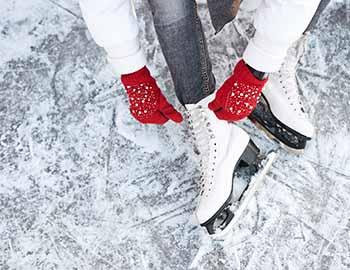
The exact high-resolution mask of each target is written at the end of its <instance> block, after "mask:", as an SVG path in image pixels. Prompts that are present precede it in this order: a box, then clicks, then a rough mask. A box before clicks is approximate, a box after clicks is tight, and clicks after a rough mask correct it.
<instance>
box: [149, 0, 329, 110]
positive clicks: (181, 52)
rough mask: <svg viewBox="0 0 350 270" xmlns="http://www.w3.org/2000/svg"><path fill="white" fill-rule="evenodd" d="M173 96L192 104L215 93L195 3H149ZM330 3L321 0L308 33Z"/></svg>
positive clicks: (183, 0) (165, 0)
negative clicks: (172, 83) (171, 84)
mask: <svg viewBox="0 0 350 270" xmlns="http://www.w3.org/2000/svg"><path fill="white" fill-rule="evenodd" d="M148 2H149V4H150V8H151V12H152V15H153V21H154V26H155V30H156V32H157V35H158V40H159V43H160V46H161V48H162V51H163V54H164V57H165V60H166V62H167V64H168V67H169V69H170V73H171V76H172V79H173V82H174V86H175V92H176V96H177V97H178V99H179V101H180V102H181V103H182V104H183V105H185V104H194V103H197V102H198V101H200V100H202V99H203V98H205V97H206V96H208V95H210V94H211V93H213V92H214V91H215V77H214V75H213V72H212V65H211V62H210V58H209V53H208V48H207V42H206V38H205V35H204V32H203V29H202V24H201V21H200V19H199V17H198V13H197V4H196V1H195V0H148ZM328 2H329V0H322V1H321V4H320V6H319V8H318V10H317V12H316V15H315V17H314V19H313V20H312V22H311V23H310V25H309V26H308V28H307V30H310V29H312V28H313V27H315V25H316V23H317V19H318V17H319V16H320V13H321V11H322V10H323V9H324V8H325V7H326V5H327V4H328Z"/></svg>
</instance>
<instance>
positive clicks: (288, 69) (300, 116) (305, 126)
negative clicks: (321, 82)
mask: <svg viewBox="0 0 350 270" xmlns="http://www.w3.org/2000/svg"><path fill="white" fill-rule="evenodd" d="M303 43H304V42H303V41H302V42H301V44H300V45H299V47H300V46H301V47H302V48H303V45H304V44H303ZM298 51H299V52H300V49H299V50H298V48H296V49H291V50H290V51H289V54H288V55H287V57H286V61H285V62H284V64H283V65H282V67H281V69H280V70H279V71H278V72H277V73H272V74H270V76H269V81H268V83H267V84H266V86H265V88H264V90H263V92H262V95H261V99H260V102H259V103H258V105H257V107H256V108H255V110H254V111H253V112H252V113H251V114H250V116H249V118H250V119H251V120H252V121H253V122H254V123H255V124H256V125H257V126H258V127H259V128H261V129H262V130H264V131H265V132H266V133H267V134H268V135H269V136H270V137H272V138H273V139H276V140H277V141H278V142H279V143H281V144H282V145H283V146H286V148H287V149H289V150H292V151H293V152H296V153H300V152H302V151H303V149H304V148H305V146H306V143H307V141H309V140H310V139H311V138H312V136H313V134H314V127H313V125H312V124H311V123H310V121H309V120H308V117H307V115H306V113H305V109H304V108H303V105H302V102H301V99H300V96H299V93H298V85H297V81H296V72H295V71H296V66H297V63H298V59H299V57H298V55H299V54H300V53H299V54H298Z"/></svg>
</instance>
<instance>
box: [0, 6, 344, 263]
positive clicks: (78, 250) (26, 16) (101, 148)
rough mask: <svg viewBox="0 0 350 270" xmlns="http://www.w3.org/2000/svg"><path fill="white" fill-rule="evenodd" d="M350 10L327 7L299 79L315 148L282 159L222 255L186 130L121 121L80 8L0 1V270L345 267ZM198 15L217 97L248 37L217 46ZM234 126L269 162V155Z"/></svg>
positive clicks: (162, 79)
mask: <svg viewBox="0 0 350 270" xmlns="http://www.w3.org/2000/svg"><path fill="white" fill-rule="evenodd" d="M346 1H347V0H346ZM346 1H332V2H331V3H330V5H329V6H328V7H327V8H326V10H325V12H324V14H323V15H322V17H321V19H320V21H319V23H318V25H317V27H316V29H314V30H313V31H312V32H311V33H310V35H309V39H308V42H307V47H306V52H305V54H304V55H303V57H302V58H301V59H300V62H299V65H298V70H297V76H298V83H299V87H300V91H301V93H302V94H303V97H304V98H305V100H306V101H307V104H308V106H307V109H308V111H309V114H310V116H311V119H312V121H313V123H315V125H316V127H317V133H316V137H315V139H314V140H313V141H312V142H311V143H309V144H308V147H307V149H306V151H305V154H304V155H302V156H300V157H298V156H293V155H291V154H289V153H287V152H285V151H281V152H280V155H279V157H278V159H277V161H276V162H275V163H274V164H273V167H272V169H271V171H270V173H269V174H268V175H267V177H266V178H265V182H264V185H263V186H262V188H261V189H260V191H259V193H258V194H257V196H256V197H255V198H254V199H253V200H252V202H251V203H250V205H249V211H248V212H247V213H246V214H245V215H243V217H242V219H241V222H240V223H239V224H238V226H236V227H235V229H234V231H233V233H232V235H231V236H230V237H228V238H227V240H226V241H225V242H222V243H217V242H212V241H211V240H210V239H209V238H208V237H207V236H206V234H205V233H204V231H202V230H201V229H200V228H199V227H198V226H197V225H196V223H195V222H194V219H193V216H192V213H193V210H194V208H195V206H196V201H197V199H196V198H197V194H198V192H197V191H198V187H197V180H198V177H199V171H198V164H197V163H196V161H195V160H196V159H195V153H194V151H193V150H194V149H193V147H192V144H191V140H189V133H188V130H187V126H186V124H185V123H183V124H182V125H175V124H173V123H169V124H167V125H165V126H162V127H156V126H141V125H139V124H138V123H137V122H136V121H135V120H134V119H133V118H131V116H130V115H129V112H128V107H127V99H126V96H125V94H124V90H123V89H122V87H121V84H120V83H119V81H117V80H116V78H115V77H114V75H113V74H112V72H111V71H110V69H109V66H108V65H107V62H106V57H105V54H104V52H103V51H102V50H101V49H100V48H98V47H97V46H96V45H95V43H94V42H93V40H92V39H91V36H90V35H89V33H88V31H87V28H86V26H85V24H84V22H83V20H82V18H81V14H80V11H79V7H78V4H77V2H73V1H69V0H46V1H43V0H31V1H20V0H1V2H0V7H1V17H0V269H1V270H10V269H11V270H22V269H23V270H36V269H44V270H51V269H52V270H54V269H55V270H56V269H57V270H58V269H59V270H73V269H76V270H102V269H103V270H104V269H117V270H124V269H128V270H131V269H135V270H136V269H137V270H140V269H142V270H146V269H169V270H180V269H181V270H182V269H198V270H199V269H203V270H204V269H205V270H208V269H210V270H211V269H218V270H224V269H230V270H243V269H251V270H260V269H264V270H265V269H266V270H274V269H276V270H281V269H285V270H287V269H289V270H298V269H303V270H304V269H322V270H326V269H332V270H345V269H350V46H349V45H350V28H349V25H350V9H349V8H350V5H349V3H346ZM202 2H203V1H201V3H200V4H199V11H200V15H201V17H202V19H203V24H204V28H205V31H206V35H207V38H208V42H209V49H210V52H211V58H212V62H213V66H214V72H215V74H216V76H217V82H218V85H219V84H221V83H222V82H223V80H224V79H225V77H226V76H227V75H228V74H229V73H230V71H231V70H232V68H233V65H234V64H235V62H236V61H237V59H238V57H239V56H240V55H241V54H242V51H243V49H244V47H245V45H246V42H247V40H246V39H247V36H249V35H250V34H251V31H252V28H251V25H250V20H249V14H244V13H242V14H240V15H239V18H238V19H237V20H236V21H235V22H234V23H232V24H230V25H228V26H226V27H225V29H224V30H223V31H222V32H221V33H220V34H219V35H216V36H215V35H214V33H213V29H212V28H211V26H210V23H209V16H208V11H207V9H206V7H205V4H204V3H202ZM145 3H146V1H141V0H138V1H137V3H136V7H137V13H138V14H139V15H140V16H139V18H140V27H141V29H142V33H141V37H142V43H143V45H144V48H145V50H146V52H147V55H148V60H149V63H150V68H151V70H152V72H153V74H154V75H156V77H157V79H158V81H159V83H160V85H161V86H162V88H163V89H164V91H165V94H166V96H167V97H168V98H169V99H170V101H171V102H173V103H174V102H175V95H174V92H173V88H172V83H171V80H170V76H169V71H168V69H167V67H166V65H165V62H164V58H163V56H162V54H161V51H160V48H159V45H158V41H157V39H156V36H155V34H154V30H153V25H152V19H151V14H150V12H149V11H148V8H147V5H146V4H145ZM146 29H147V31H146ZM176 104H177V107H180V106H179V104H178V103H176ZM241 125H242V126H243V127H244V128H245V129H246V130H247V131H248V132H249V133H250V134H251V135H252V137H253V139H254V140H255V141H256V143H257V144H258V145H259V146H260V147H261V148H262V149H263V150H264V151H267V150H269V149H270V148H272V147H275V146H276V145H275V144H274V143H273V142H270V141H269V140H268V139H267V138H266V137H265V135H264V134H263V133H261V131H259V130H257V129H256V128H255V127H254V126H253V125H252V124H251V123H250V122H249V121H248V120H247V121H245V122H243V123H242V124H241Z"/></svg>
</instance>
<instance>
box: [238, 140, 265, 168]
mask: <svg viewBox="0 0 350 270" xmlns="http://www.w3.org/2000/svg"><path fill="white" fill-rule="evenodd" d="M259 154H260V149H259V148H258V147H257V146H256V145H255V143H254V142H253V141H252V140H250V141H249V143H248V145H247V147H246V149H245V150H244V152H243V154H242V156H241V160H240V162H239V166H240V167H250V166H254V165H256V163H257V160H258V157H259Z"/></svg>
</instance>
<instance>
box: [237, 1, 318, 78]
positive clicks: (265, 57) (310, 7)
mask: <svg viewBox="0 0 350 270" xmlns="http://www.w3.org/2000/svg"><path fill="white" fill-rule="evenodd" d="M319 3H320V0H263V2H262V3H261V5H260V6H259V8H258V9H257V11H256V14H255V18H254V26H255V28H256V32H255V35H254V37H253V39H252V40H250V42H249V44H248V46H247V48H246V50H245V52H244V54H243V59H244V61H245V62H246V63H248V64H249V65H250V66H252V67H253V68H255V69H256V70H259V71H263V72H275V71H277V70H279V68H280V66H281V64H282V62H283V59H284V57H285V55H286V53H287V50H288V48H289V47H290V46H291V45H292V43H293V42H294V41H296V40H297V39H298V38H299V37H300V36H301V35H302V34H303V32H304V31H305V29H306V27H307V26H308V24H309V23H310V21H311V19H312V17H313V15H314V14H315V12H316V9H317V7H318V5H319Z"/></svg>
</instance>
